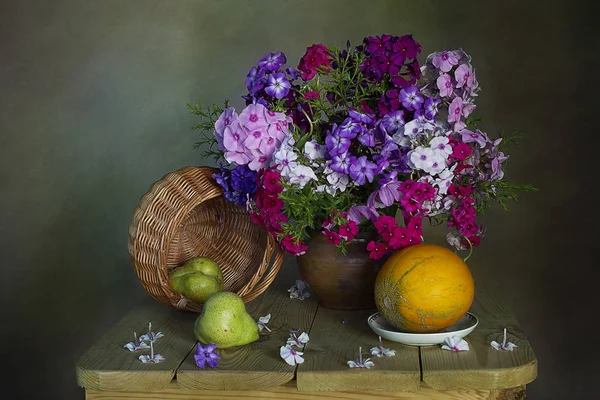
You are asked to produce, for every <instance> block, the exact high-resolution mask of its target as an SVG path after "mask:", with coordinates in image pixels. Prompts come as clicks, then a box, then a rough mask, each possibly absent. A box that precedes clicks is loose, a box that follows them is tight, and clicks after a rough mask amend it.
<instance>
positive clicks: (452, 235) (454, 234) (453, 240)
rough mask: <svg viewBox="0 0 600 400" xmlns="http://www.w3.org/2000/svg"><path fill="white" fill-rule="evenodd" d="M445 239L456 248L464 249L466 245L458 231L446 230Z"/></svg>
mask: <svg viewBox="0 0 600 400" xmlns="http://www.w3.org/2000/svg"><path fill="white" fill-rule="evenodd" d="M446 240H447V241H448V244H449V245H450V246H452V247H454V248H455V249H456V250H466V249H467V246H465V244H464V243H463V240H462V235H461V234H460V233H458V231H451V232H448V234H447V235H446Z"/></svg>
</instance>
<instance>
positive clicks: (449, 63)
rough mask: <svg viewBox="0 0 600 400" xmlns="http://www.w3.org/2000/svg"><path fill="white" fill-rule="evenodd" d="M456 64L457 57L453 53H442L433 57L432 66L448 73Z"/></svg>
mask: <svg viewBox="0 0 600 400" xmlns="http://www.w3.org/2000/svg"><path fill="white" fill-rule="evenodd" d="M456 64H458V57H457V56H456V54H455V53H454V52H453V51H442V52H440V53H436V55H435V56H434V57H433V66H434V67H436V68H439V69H440V70H442V71H443V72H448V71H450V70H451V69H452V67H453V66H454V65H456Z"/></svg>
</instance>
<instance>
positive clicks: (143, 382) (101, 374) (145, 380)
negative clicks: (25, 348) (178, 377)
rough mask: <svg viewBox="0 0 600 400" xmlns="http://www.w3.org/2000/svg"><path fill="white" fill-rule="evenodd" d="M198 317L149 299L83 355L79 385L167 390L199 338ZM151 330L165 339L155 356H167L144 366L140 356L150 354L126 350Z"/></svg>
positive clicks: (111, 388)
mask: <svg viewBox="0 0 600 400" xmlns="http://www.w3.org/2000/svg"><path fill="white" fill-rule="evenodd" d="M195 317H196V314H194V313H188V312H184V311H179V310H176V309H174V308H171V307H169V306H167V305H165V304H161V303H158V302H157V301H156V300H154V299H152V298H150V297H147V298H146V299H144V300H143V301H142V302H141V303H140V304H139V305H138V306H137V307H135V308H134V309H133V310H132V311H131V312H129V313H128V314H127V315H126V316H125V317H124V318H123V319H121V321H119V322H118V323H117V324H116V325H115V326H114V327H113V328H112V329H110V330H109V331H108V332H107V333H106V334H104V336H102V338H101V339H100V340H99V341H98V342H96V343H95V344H94V345H93V346H92V347H91V348H90V349H89V350H88V351H87V352H86V353H84V354H83V355H82V356H81V357H80V358H79V360H78V361H77V364H76V375H77V383H78V385H79V386H82V387H84V388H86V389H95V390H141V389H143V390H157V389H162V388H165V387H167V386H168V385H169V383H170V382H171V379H173V377H174V376H175V371H176V370H177V367H178V366H179V365H180V364H181V362H182V361H183V360H184V359H185V357H186V356H187V355H188V354H189V353H190V351H191V350H192V348H193V347H194V344H195V342H196V339H195V338H194V335H193V333H192V332H193V325H194V320H195ZM148 322H152V330H153V331H155V332H158V331H161V332H163V333H164V335H165V336H164V337H162V338H159V339H157V341H156V342H155V346H154V350H155V353H160V354H161V355H162V356H164V357H165V361H163V362H161V363H158V364H143V363H142V362H141V361H140V360H139V359H138V357H139V356H140V355H141V354H148V353H149V351H146V350H140V351H136V352H130V351H129V350H127V349H126V348H124V347H123V345H124V344H125V343H128V342H130V341H132V340H133V332H134V331H135V332H137V333H138V336H139V335H142V334H144V333H146V332H147V331H148Z"/></svg>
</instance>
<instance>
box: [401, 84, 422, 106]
mask: <svg viewBox="0 0 600 400" xmlns="http://www.w3.org/2000/svg"><path fill="white" fill-rule="evenodd" d="M400 101H401V102H402V105H403V106H404V108H406V109H407V110H409V111H412V110H418V109H419V108H421V105H422V104H423V95H422V94H421V93H420V92H419V88H417V87H416V86H410V87H407V88H405V89H402V90H400Z"/></svg>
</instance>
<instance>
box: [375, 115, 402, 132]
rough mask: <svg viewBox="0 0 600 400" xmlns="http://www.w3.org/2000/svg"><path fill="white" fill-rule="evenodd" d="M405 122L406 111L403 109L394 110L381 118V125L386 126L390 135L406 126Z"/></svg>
mask: <svg viewBox="0 0 600 400" xmlns="http://www.w3.org/2000/svg"><path fill="white" fill-rule="evenodd" d="M404 123H405V122H404V111H402V110H396V111H393V112H391V113H389V114H386V115H385V116H384V117H383V118H382V119H381V126H382V127H383V128H385V130H386V133H387V134H389V135H393V134H394V133H396V132H397V131H398V130H399V129H400V128H402V127H403V126H404Z"/></svg>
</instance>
